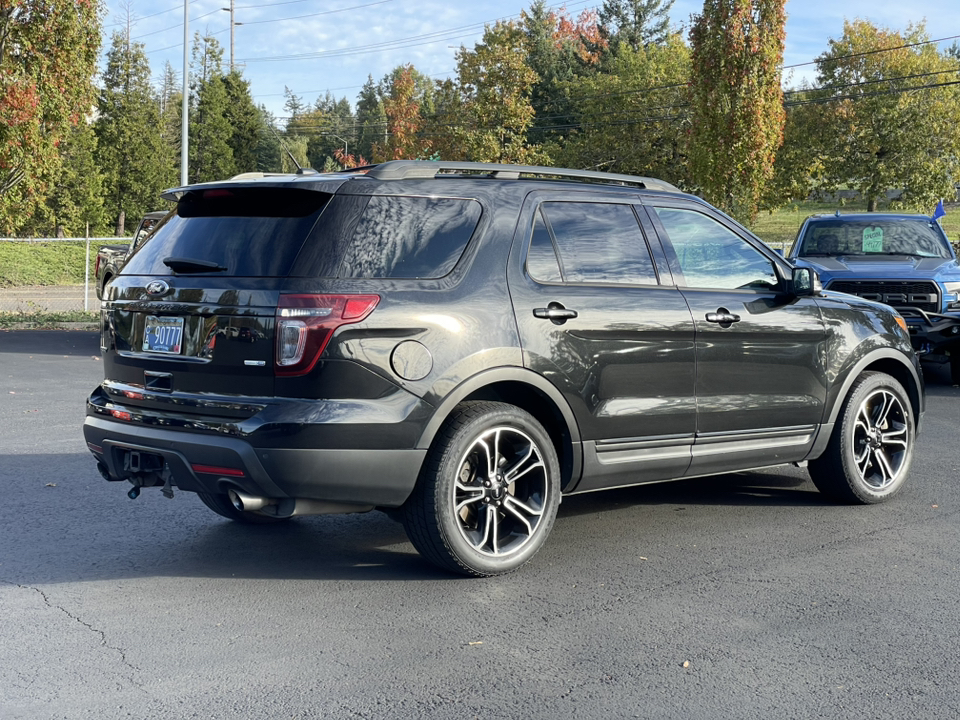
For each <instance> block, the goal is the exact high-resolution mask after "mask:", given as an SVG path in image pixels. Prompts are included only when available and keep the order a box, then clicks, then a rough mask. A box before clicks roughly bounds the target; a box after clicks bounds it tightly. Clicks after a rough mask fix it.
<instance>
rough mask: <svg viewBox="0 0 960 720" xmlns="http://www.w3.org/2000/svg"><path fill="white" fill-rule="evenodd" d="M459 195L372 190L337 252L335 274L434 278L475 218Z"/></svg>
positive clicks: (471, 203)
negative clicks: (381, 193) (338, 261)
mask: <svg viewBox="0 0 960 720" xmlns="http://www.w3.org/2000/svg"><path fill="white" fill-rule="evenodd" d="M480 210H481V208H480V204H479V203H478V202H477V201H475V200H464V199H460V198H422V197H403V196H373V197H371V198H370V200H369V202H368V203H367V206H366V208H365V209H364V211H363V213H362V214H361V215H360V217H359V218H358V220H357V223H356V225H355V227H354V228H353V231H352V233H351V236H350V241H349V242H348V243H347V245H346V248H345V250H344V254H343V260H342V262H341V265H340V273H339V275H340V276H341V277H351V278H440V277H443V276H444V275H446V274H447V273H449V272H450V271H451V270H453V267H454V266H455V265H456V264H457V261H458V260H459V259H460V256H461V255H463V250H464V248H465V247H466V246H467V242H468V241H469V240H470V237H471V236H472V235H473V232H474V230H475V229H476V227H477V224H478V223H479V222H480Z"/></svg>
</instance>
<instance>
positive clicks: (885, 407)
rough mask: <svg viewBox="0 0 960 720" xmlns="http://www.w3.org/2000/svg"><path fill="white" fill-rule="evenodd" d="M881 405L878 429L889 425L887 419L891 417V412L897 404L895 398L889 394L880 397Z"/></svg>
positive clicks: (878, 415) (877, 423) (878, 414)
mask: <svg viewBox="0 0 960 720" xmlns="http://www.w3.org/2000/svg"><path fill="white" fill-rule="evenodd" d="M880 399H881V405H880V409H879V411H878V413H877V422H876V425H877V427H884V426H885V425H886V424H887V418H888V417H889V416H890V411H891V410H892V409H893V407H894V405H895V404H896V402H895V400H894V398H893V396H891V395H890V394H889V393H883V394H881V396H880Z"/></svg>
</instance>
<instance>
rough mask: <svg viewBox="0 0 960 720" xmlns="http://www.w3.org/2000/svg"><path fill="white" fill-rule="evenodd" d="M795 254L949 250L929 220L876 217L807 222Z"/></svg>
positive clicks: (936, 254) (943, 254) (941, 254)
mask: <svg viewBox="0 0 960 720" xmlns="http://www.w3.org/2000/svg"><path fill="white" fill-rule="evenodd" d="M797 254H798V255H799V256H800V257H816V256H828V257H829V256H835V255H912V256H916V257H931V258H948V257H950V250H949V249H948V248H947V245H946V243H945V242H944V239H943V237H942V236H941V234H940V233H939V232H938V231H937V230H936V229H935V228H934V227H933V223H932V221H931V220H929V219H926V218H919V219H914V218H877V219H876V220H873V221H869V220H867V221H860V220H857V221H850V220H823V221H818V222H812V223H809V224H808V225H807V231H806V232H805V233H804V236H803V238H802V239H801V245H800V248H799V250H798V253H797Z"/></svg>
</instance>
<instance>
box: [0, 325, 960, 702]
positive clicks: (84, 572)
mask: <svg viewBox="0 0 960 720" xmlns="http://www.w3.org/2000/svg"><path fill="white" fill-rule="evenodd" d="M100 378H101V363H100V361H99V348H98V337H97V335H96V334H95V333H89V332H73V333H69V332H42V331H19V332H0V488H2V495H0V718H3V719H4V720H14V719H20V718H24V719H29V720H35V719H45V718H58V719H60V718H62V719H64V720H68V719H69V720H74V719H79V720H85V719H89V720H94V719H96V720H113V719H115V718H116V719H119V718H135V719H137V720H146V719H153V718H157V719H163V720H170V719H175V718H203V719H207V718H210V719H216V718H224V719H226V718H230V719H231V720H237V719H248V718H249V719H251V720H253V719H257V720H259V719H265V718H463V719H466V718H511V719H512V718H517V719H518V720H519V719H521V718H522V719H523V720H531V719H536V718H543V719H550V720H555V719H556V718H568V717H570V718H574V717H575V718H578V720H579V719H581V718H584V719H586V718H629V717H637V718H651V719H657V720H669V719H673V718H677V719H678V720H679V719H681V718H682V719H683V720H691V719H697V718H704V719H709V720H717V719H719V718H736V719H738V720H747V719H753V718H756V719H757V720H771V719H772V718H802V719H807V718H891V719H896V720H903V719H905V718H924V719H925V720H928V719H931V718H934V719H938V718H944V719H947V718H949V719H950V720H955V718H957V717H960V680H958V678H960V603H958V601H957V595H958V591H960V572H958V564H960V560H958V557H960V529H958V510H960V483H958V479H960V443H958V441H957V440H958V436H957V429H958V426H960V388H955V387H952V386H951V385H949V382H948V373H946V372H945V371H944V368H937V367H934V368H931V369H930V370H929V372H928V373H927V382H928V412H927V415H926V417H925V420H924V428H923V434H922V435H921V437H920V441H919V445H918V448H917V453H916V456H915V460H914V464H913V469H912V473H911V477H910V479H909V480H908V483H907V485H906V487H905V488H904V491H903V492H902V493H901V494H900V495H899V496H898V497H897V498H895V499H894V500H892V501H891V502H889V503H886V504H883V505H880V506H874V507H850V506H841V505H835V504H832V503H830V502H828V501H826V500H825V499H823V498H822V497H821V496H820V495H819V494H818V493H817V492H816V490H815V488H814V487H813V485H812V483H811V482H810V481H809V479H808V477H807V474H806V471H805V470H801V469H797V468H793V467H788V468H778V469H774V470H767V471H762V472H752V473H743V474H738V475H732V476H724V477H716V478H706V479H700V480H693V481H684V482H677V483H671V484H667V485H658V486H647V487H639V488H632V489H625V490H616V491H609V492H605V493H596V494H592V495H585V496H578V497H570V498H566V499H565V500H564V501H563V504H562V505H561V507H560V515H559V518H558V521H557V523H556V526H555V527H554V530H553V533H552V535H551V537H550V538H549V540H548V542H547V544H546V546H545V548H544V549H543V550H542V551H541V553H540V554H539V555H538V556H537V558H536V559H535V560H534V561H533V562H532V563H531V564H530V565H528V566H526V567H525V568H523V569H522V570H521V571H519V572H517V573H514V574H512V575H509V576H505V577H501V578H493V579H482V580H470V579H463V578H459V577H453V576H450V575H447V574H444V573H442V572H440V571H438V570H435V569H434V568H433V567H432V566H430V565H429V564H427V563H426V562H425V561H423V560H421V559H420V557H419V556H418V555H417V554H416V552H415V551H414V550H413V547H412V546H411V545H410V544H409V542H407V540H406V537H405V535H404V532H403V529H402V527H401V526H400V525H398V524H396V523H394V522H392V521H390V520H389V519H387V518H386V517H385V516H383V515H382V514H379V513H376V512H374V513H369V514H366V515H349V516H326V517H308V518H301V519H297V520H294V521H292V522H289V523H286V524H283V525H280V526H265V527H247V526H239V525H236V524H233V523H230V522H229V521H226V520H224V519H222V518H220V517H219V516H216V515H214V514H213V513H212V512H210V511H209V510H207V509H206V508H205V507H204V506H203V505H202V504H201V503H200V502H199V501H198V500H197V498H196V497H195V496H193V495H191V494H189V493H181V492H177V494H176V497H175V498H174V499H173V500H167V499H165V498H164V497H162V496H161V494H160V492H159V490H155V491H150V490H147V491H144V493H143V494H142V495H141V496H140V498H139V499H137V500H133V501H132V500H129V499H128V498H127V497H126V494H125V488H124V487H123V486H122V485H121V484H119V483H107V482H104V481H103V480H102V479H101V478H100V476H99V474H98V473H97V472H96V469H95V467H94V462H93V459H92V456H91V455H90V454H89V452H88V451H87V450H86V448H85V446H84V442H83V438H82V435H81V432H80V426H81V423H82V421H83V416H84V399H85V397H86V395H87V394H88V393H89V391H90V390H91V389H92V388H93V387H94V386H95V385H96V384H97V383H98V382H99V380H100Z"/></svg>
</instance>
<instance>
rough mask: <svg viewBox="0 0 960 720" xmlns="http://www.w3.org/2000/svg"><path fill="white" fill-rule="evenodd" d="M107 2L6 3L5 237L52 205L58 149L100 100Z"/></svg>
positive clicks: (1, 80) (2, 46) (1, 170)
mask: <svg viewBox="0 0 960 720" xmlns="http://www.w3.org/2000/svg"><path fill="white" fill-rule="evenodd" d="M100 15H101V3H100V1H99V0H74V1H73V2H62V0H5V1H4V2H3V4H2V5H0V232H3V233H4V234H12V233H15V232H16V231H17V230H18V228H20V227H21V226H22V225H23V224H24V223H25V222H26V221H28V220H29V219H30V217H31V216H32V215H33V214H34V213H36V212H37V211H38V210H41V209H42V208H43V207H44V196H45V193H46V190H47V187H48V183H49V180H50V178H51V176H52V175H53V173H54V172H55V171H56V168H57V167H58V165H59V153H58V150H57V146H58V144H59V143H60V141H61V140H62V139H63V138H64V137H65V136H66V134H67V133H68V131H69V130H70V128H71V127H73V126H76V125H77V123H79V122H83V121H84V119H85V117H86V116H87V115H88V114H89V113H90V112H91V110H92V107H93V99H94V87H93V76H94V72H95V71H96V63H97V53H98V51H99V49H100Z"/></svg>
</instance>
